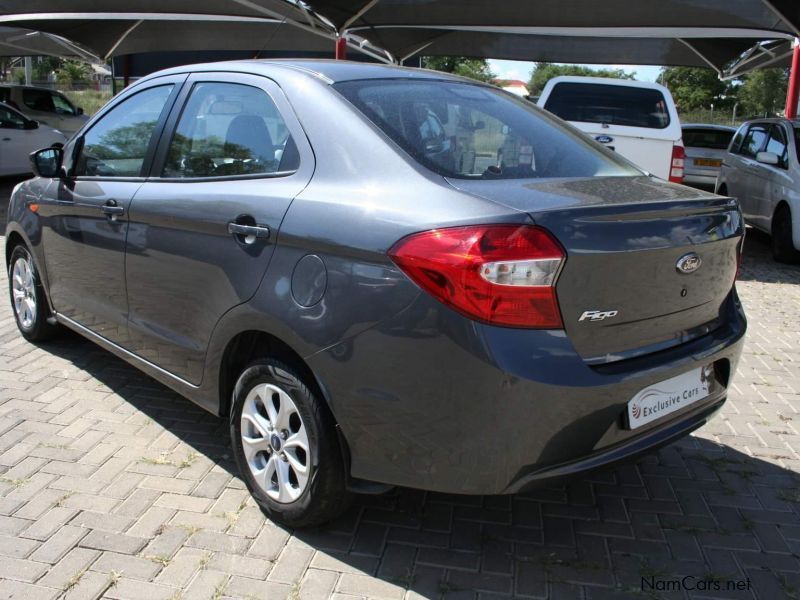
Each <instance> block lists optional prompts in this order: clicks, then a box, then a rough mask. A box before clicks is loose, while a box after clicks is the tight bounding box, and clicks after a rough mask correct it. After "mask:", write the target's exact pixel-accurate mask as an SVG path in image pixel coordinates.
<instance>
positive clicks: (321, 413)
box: [230, 359, 352, 527]
mask: <svg viewBox="0 0 800 600" xmlns="http://www.w3.org/2000/svg"><path fill="white" fill-rule="evenodd" d="M309 383H310V382H309ZM309 383H306V382H304V381H303V377H302V376H300V375H299V374H298V373H297V372H296V371H295V370H294V369H292V368H291V367H289V366H288V365H286V364H283V363H281V362H278V361H276V360H272V359H262V360H258V361H255V362H253V363H251V364H250V365H248V366H247V367H246V368H245V369H244V371H243V372H242V374H241V375H240V376H239V379H238V381H237V382H236V386H235V389H234V392H233V403H232V408H231V419H230V430H231V440H232V444H233V450H234V455H235V458H236V463H237V465H238V466H239V470H240V472H241V474H242V477H243V478H244V481H245V484H246V485H247V488H248V490H250V493H251V494H252V495H253V498H254V499H255V500H256V502H257V503H258V505H259V506H260V507H261V509H262V510H263V511H264V512H265V514H266V515H267V516H268V517H270V518H272V519H273V520H275V521H277V522H279V523H282V524H284V525H287V526H289V527H312V526H316V525H321V524H323V523H325V522H327V521H330V520H331V519H333V518H335V517H336V516H338V515H339V514H341V513H342V512H343V511H344V510H345V509H346V508H347V506H348V505H349V504H350V502H351V500H352V495H351V494H350V492H348V491H347V488H346V476H345V469H344V462H343V459H342V452H341V449H340V446H339V440H338V438H337V433H336V427H335V424H334V421H333V416H332V415H331V414H330V412H329V411H328V408H327V406H326V405H325V404H324V403H323V400H322V399H321V398H319V397H318V396H317V395H316V394H315V393H314V392H312V391H311V390H312V387H311V385H309Z"/></svg>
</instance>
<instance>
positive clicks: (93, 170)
mask: <svg viewBox="0 0 800 600" xmlns="http://www.w3.org/2000/svg"><path fill="white" fill-rule="evenodd" d="M173 87H174V86H173V85H172V84H169V85H161V86H157V87H152V88H148V89H146V90H143V91H141V92H139V93H138V94H135V95H133V96H130V97H129V98H126V99H125V100H123V101H122V102H121V103H120V104H118V105H117V106H115V107H114V108H112V109H111V110H110V111H109V112H107V113H106V114H105V115H103V117H102V118H101V119H100V120H99V121H98V122H97V123H95V124H94V125H93V126H92V128H91V129H90V130H89V131H88V132H86V135H85V136H84V137H83V148H82V150H81V153H80V155H79V156H78V159H77V162H76V164H75V169H74V173H73V174H74V175H76V176H87V177H139V176H140V175H141V171H142V165H143V164H144V158H145V155H146V154H147V150H148V148H149V146H150V141H151V139H152V137H153V132H154V131H155V128H156V124H157V123H158V120H159V119H160V118H161V114H162V112H163V111H164V108H165V106H166V104H167V100H168V99H169V96H170V93H172V88H173Z"/></svg>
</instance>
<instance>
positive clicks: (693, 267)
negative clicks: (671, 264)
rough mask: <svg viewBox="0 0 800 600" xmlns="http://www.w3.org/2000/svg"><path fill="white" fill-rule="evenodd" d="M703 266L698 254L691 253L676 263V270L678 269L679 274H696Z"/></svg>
mask: <svg viewBox="0 0 800 600" xmlns="http://www.w3.org/2000/svg"><path fill="white" fill-rule="evenodd" d="M701 264H703V261H702V259H701V258H700V257H699V256H698V255H697V253H696V252H689V254H684V255H683V256H681V257H680V258H679V259H678V262H677V263H675V268H676V269H678V272H679V273H694V272H695V271H697V269H699V268H700V265H701Z"/></svg>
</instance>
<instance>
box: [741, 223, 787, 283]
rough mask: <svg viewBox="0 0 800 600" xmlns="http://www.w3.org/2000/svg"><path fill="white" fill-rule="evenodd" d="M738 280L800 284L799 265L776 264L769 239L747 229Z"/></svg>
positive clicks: (764, 234)
mask: <svg viewBox="0 0 800 600" xmlns="http://www.w3.org/2000/svg"><path fill="white" fill-rule="evenodd" d="M739 279H740V280H742V281H761V282H764V283H800V265H787V264H784V263H779V262H776V261H775V260H774V259H773V258H772V250H771V249H770V237H769V236H768V235H767V234H766V233H762V232H761V231H758V230H756V229H753V228H752V227H748V228H747V235H746V237H745V240H744V257H743V261H742V270H741V272H740V273H739Z"/></svg>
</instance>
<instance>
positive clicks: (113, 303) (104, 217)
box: [39, 76, 185, 346]
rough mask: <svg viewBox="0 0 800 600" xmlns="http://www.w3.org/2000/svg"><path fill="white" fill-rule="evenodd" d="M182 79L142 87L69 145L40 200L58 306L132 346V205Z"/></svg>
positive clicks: (69, 315)
mask: <svg viewBox="0 0 800 600" xmlns="http://www.w3.org/2000/svg"><path fill="white" fill-rule="evenodd" d="M182 79H185V76H184V77H169V78H159V79H156V80H153V81H152V82H149V83H148V84H145V85H142V86H136V88H134V89H132V90H131V91H130V92H129V93H127V94H125V95H124V96H123V97H121V98H120V99H119V100H118V101H116V102H115V103H114V104H113V105H111V106H109V107H108V108H107V109H106V110H104V111H103V113H102V114H101V115H100V116H99V118H98V119H97V120H95V121H94V123H93V124H92V125H91V127H90V128H89V129H88V130H87V131H86V133H85V134H84V135H82V136H81V137H80V138H78V139H77V140H75V141H73V142H71V143H70V144H68V145H67V147H66V148H65V156H69V157H70V158H69V159H68V160H67V161H65V165H64V166H65V175H64V177H62V178H61V179H57V180H54V181H53V182H52V183H51V184H50V186H49V187H48V190H47V192H46V194H45V196H44V197H43V198H42V201H41V202H40V208H39V214H40V215H41V216H42V218H43V228H42V236H43V244H42V245H43V249H44V256H45V264H46V270H47V277H48V287H49V290H50V297H51V301H52V303H53V308H54V309H55V310H56V311H58V312H59V313H60V314H61V315H63V316H64V317H67V318H69V319H71V320H72V321H73V322H75V323H77V324H79V325H81V326H83V327H85V328H87V329H89V330H91V331H93V332H95V333H97V334H99V335H102V336H103V337H105V338H107V339H109V340H111V341H113V342H115V343H117V344H120V345H123V346H125V345H127V312H128V309H127V295H126V292H125V238H126V236H127V231H128V207H129V205H130V202H131V199H132V198H133V196H134V194H135V193H136V190H138V189H139V187H140V186H141V185H142V183H143V182H144V175H145V173H146V169H147V168H148V165H149V163H150V162H151V161H152V156H153V154H154V151H155V147H156V144H157V141H158V132H159V131H160V130H161V129H162V128H163V126H164V123H165V121H166V116H167V114H168V112H169V108H170V106H171V104H172V103H173V102H174V101H175V98H176V97H177V93H178V90H179V87H180V83H181V81H182Z"/></svg>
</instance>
